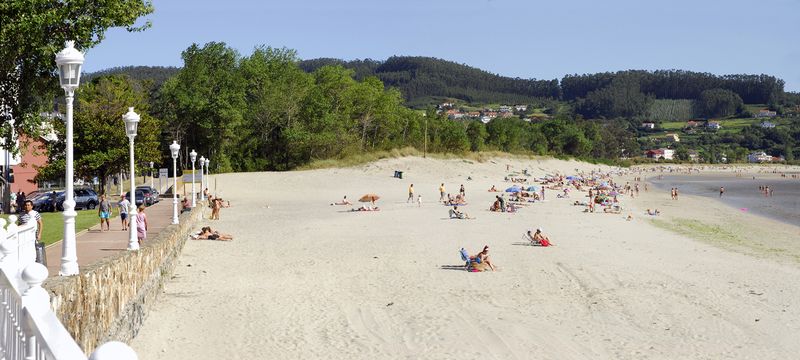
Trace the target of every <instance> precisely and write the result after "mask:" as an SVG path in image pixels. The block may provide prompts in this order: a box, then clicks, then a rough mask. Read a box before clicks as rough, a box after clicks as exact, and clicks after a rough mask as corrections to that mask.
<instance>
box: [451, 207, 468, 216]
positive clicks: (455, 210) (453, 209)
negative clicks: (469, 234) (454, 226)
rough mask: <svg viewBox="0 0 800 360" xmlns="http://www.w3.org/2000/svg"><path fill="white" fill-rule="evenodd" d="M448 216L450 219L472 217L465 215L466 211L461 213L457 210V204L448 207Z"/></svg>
mask: <svg viewBox="0 0 800 360" xmlns="http://www.w3.org/2000/svg"><path fill="white" fill-rule="evenodd" d="M450 218H451V219H454V218H455V219H472V218H471V217H469V215H467V213H463V212H461V211H458V206H453V208H452V209H450Z"/></svg>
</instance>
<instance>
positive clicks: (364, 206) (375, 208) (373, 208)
mask: <svg viewBox="0 0 800 360" xmlns="http://www.w3.org/2000/svg"><path fill="white" fill-rule="evenodd" d="M379 210H380V209H378V207H377V206H366V205H361V207H359V208H357V209H350V211H379Z"/></svg>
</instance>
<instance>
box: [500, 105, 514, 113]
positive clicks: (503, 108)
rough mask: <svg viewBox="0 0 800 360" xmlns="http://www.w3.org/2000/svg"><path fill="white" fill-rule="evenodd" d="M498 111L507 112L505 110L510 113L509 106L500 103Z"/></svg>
mask: <svg viewBox="0 0 800 360" xmlns="http://www.w3.org/2000/svg"><path fill="white" fill-rule="evenodd" d="M498 111H499V112H501V113H507V112H509V113H510V112H511V106H508V105H501V106H500V109H499V110H498Z"/></svg>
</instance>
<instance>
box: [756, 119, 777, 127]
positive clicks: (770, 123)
mask: <svg viewBox="0 0 800 360" xmlns="http://www.w3.org/2000/svg"><path fill="white" fill-rule="evenodd" d="M759 125H760V126H761V127H762V128H764V129H774V128H775V124H774V123H772V122H769V121H766V120H765V121H762V122H761V124H759Z"/></svg>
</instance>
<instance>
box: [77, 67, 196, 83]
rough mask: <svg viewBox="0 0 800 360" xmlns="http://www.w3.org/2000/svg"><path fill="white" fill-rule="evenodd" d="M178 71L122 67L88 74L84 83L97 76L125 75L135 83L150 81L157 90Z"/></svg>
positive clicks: (174, 69)
mask: <svg viewBox="0 0 800 360" xmlns="http://www.w3.org/2000/svg"><path fill="white" fill-rule="evenodd" d="M178 70H180V68H177V67H173V66H122V67H115V68H110V69H104V70H100V71H96V72H93V73H88V74H86V75H85V78H84V81H91V80H92V78H95V77H98V76H104V75H117V74H126V75H128V76H130V77H131V78H132V79H134V80H137V81H152V82H153V85H154V86H155V87H156V88H158V87H160V86H161V84H163V83H164V81H166V80H167V79H169V78H171V77H173V76H174V75H175V74H177V73H178Z"/></svg>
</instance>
